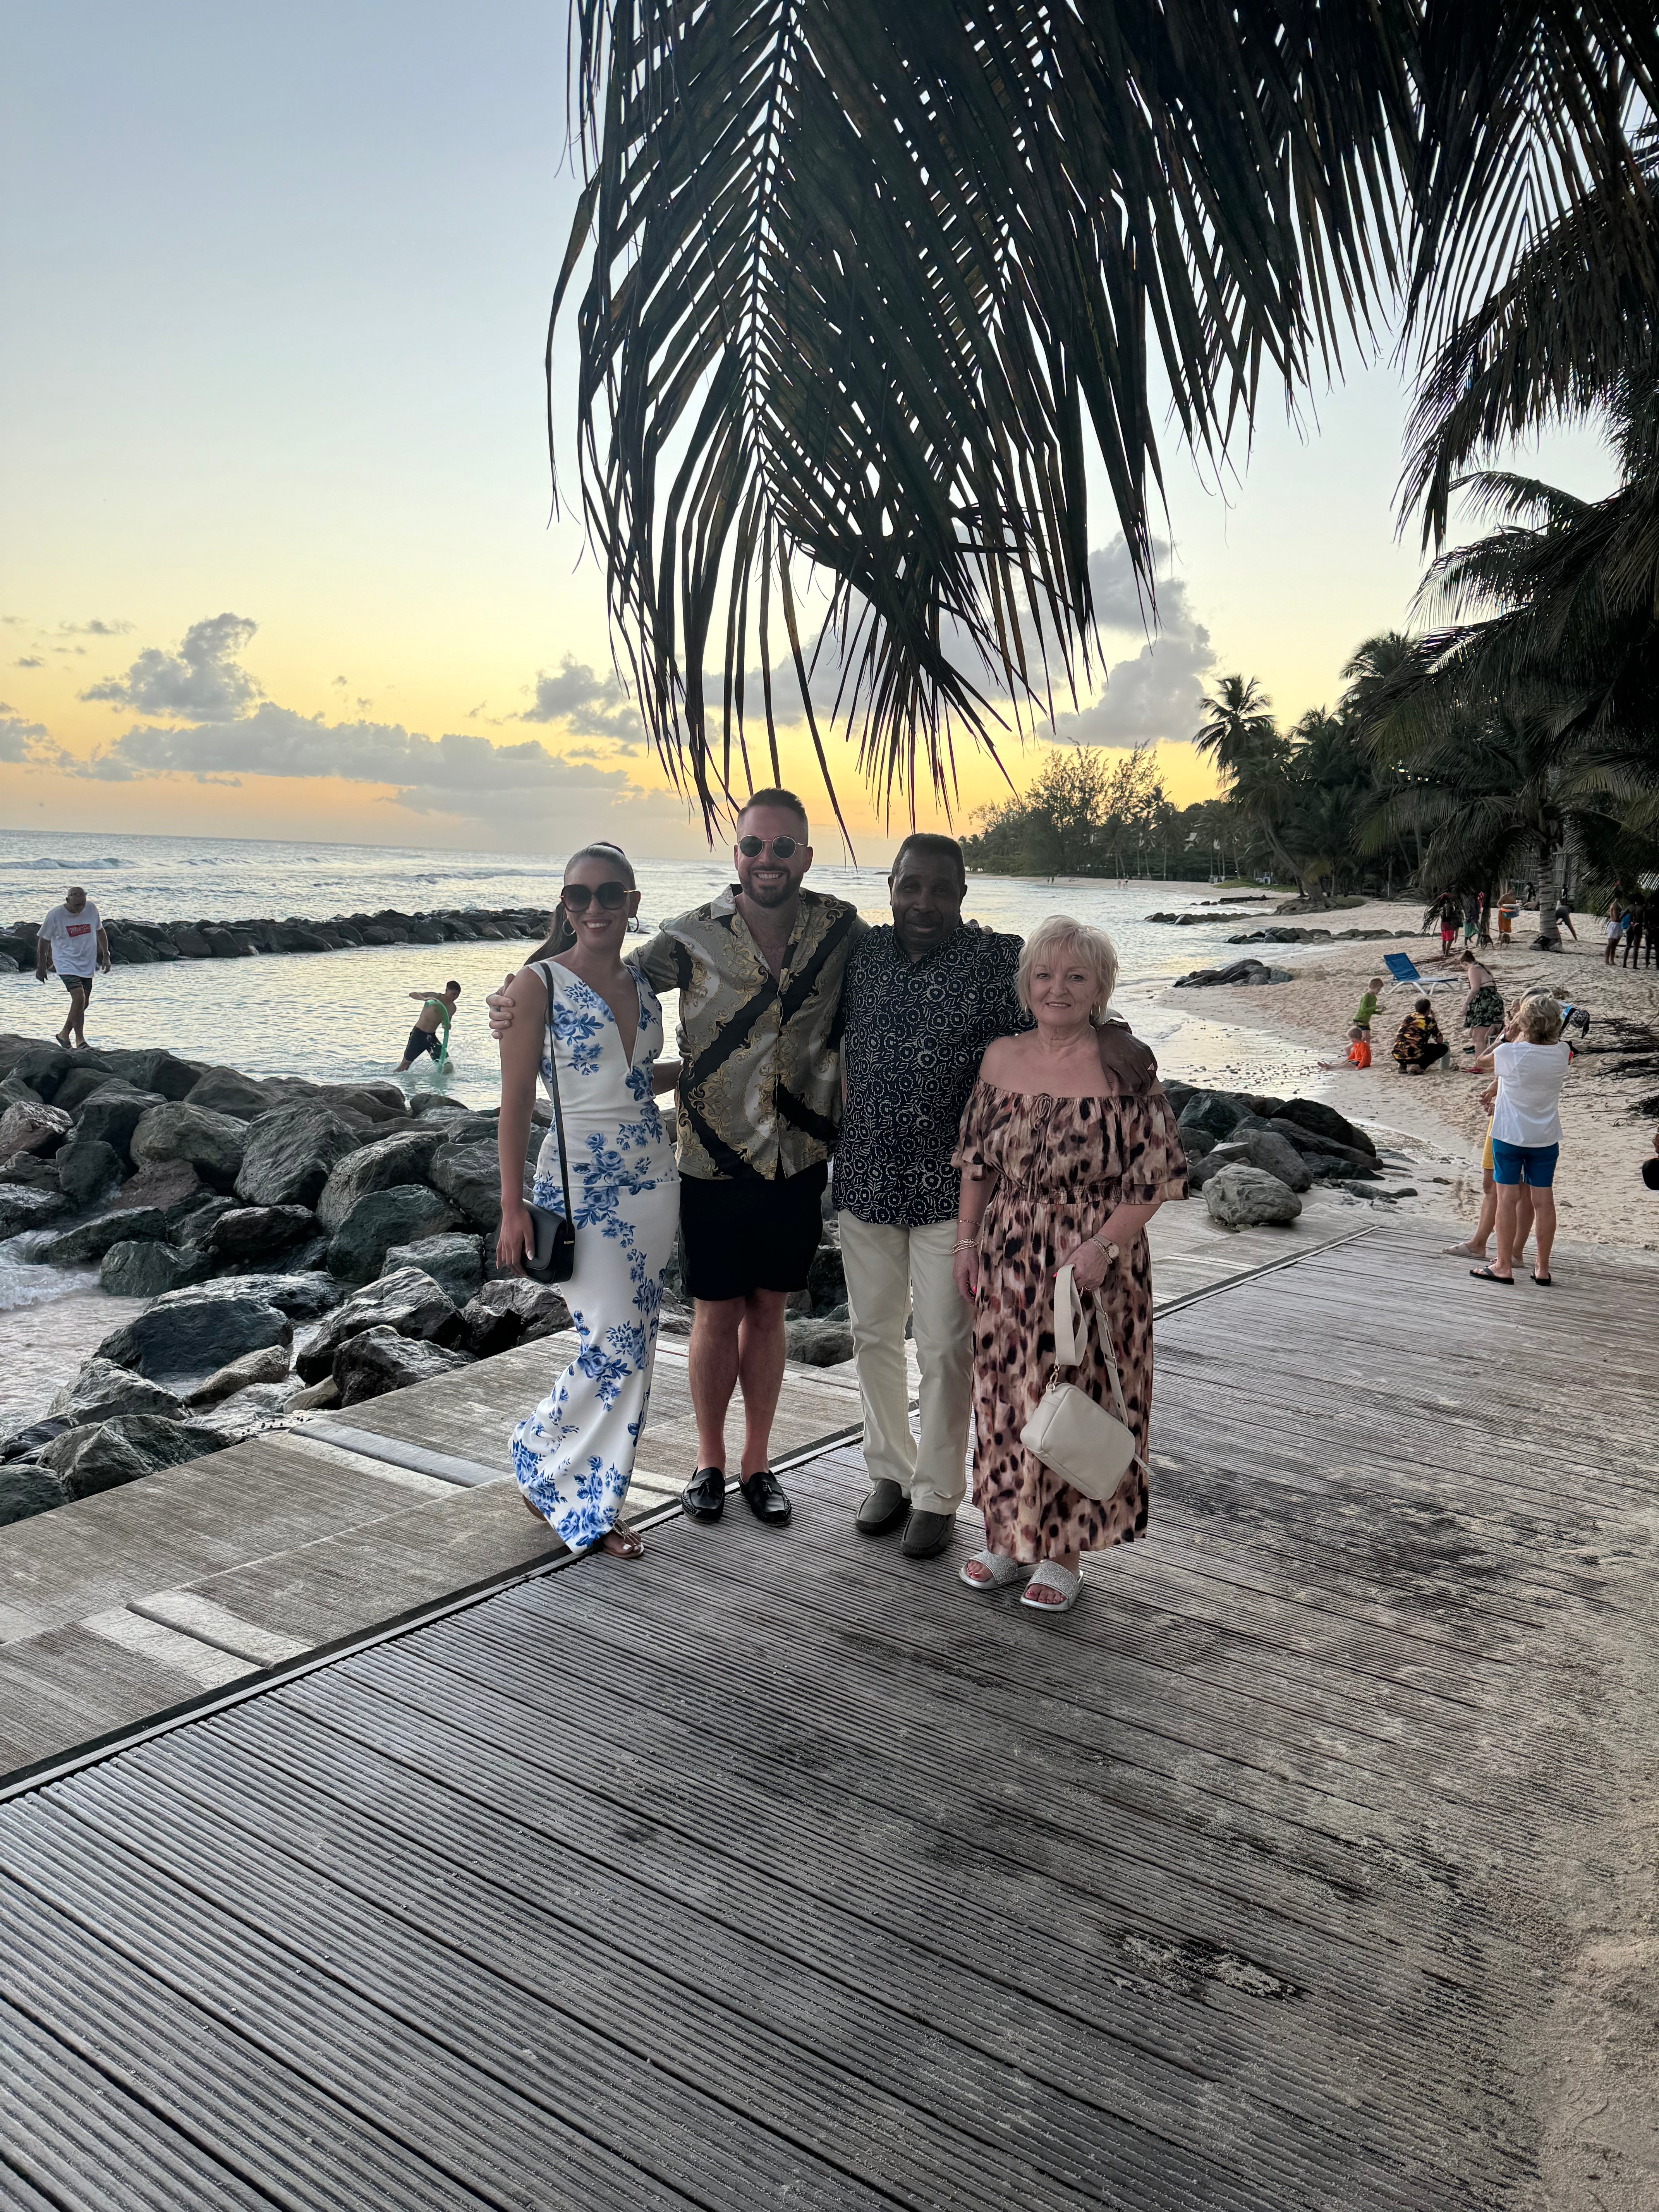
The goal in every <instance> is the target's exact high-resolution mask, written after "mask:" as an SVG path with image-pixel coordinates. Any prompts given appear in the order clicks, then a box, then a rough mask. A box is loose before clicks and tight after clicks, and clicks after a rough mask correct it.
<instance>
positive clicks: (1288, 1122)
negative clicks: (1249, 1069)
mask: <svg viewBox="0 0 1659 2212" xmlns="http://www.w3.org/2000/svg"><path fill="white" fill-rule="evenodd" d="M1164 1089H1165V1091H1167V1092H1168V1093H1169V1097H1170V1104H1171V1105H1172V1106H1173V1107H1174V1108H1175V1109H1176V1131H1177V1133H1178V1134H1179V1135H1180V1138H1181V1143H1182V1150H1183V1151H1184V1152H1185V1153H1186V1155H1187V1180H1188V1185H1189V1187H1190V1188H1191V1189H1192V1190H1193V1192H1194V1194H1202V1196H1203V1200H1204V1203H1205V1206H1206V1209H1207V1211H1208V1212H1209V1214H1210V1217H1211V1218H1212V1220H1214V1221H1218V1222H1219V1223H1220V1225H1222V1227H1223V1228H1225V1229H1246V1228H1256V1227H1261V1226H1263V1225H1271V1224H1276V1223H1286V1222H1291V1221H1294V1220H1295V1219H1296V1218H1297V1215H1298V1214H1300V1212H1301V1211H1302V1196H1301V1194H1302V1193H1303V1192H1304V1191H1307V1190H1310V1189H1311V1188H1313V1186H1314V1185H1315V1184H1316V1183H1322V1184H1325V1185H1327V1186H1329V1187H1332V1188H1339V1189H1346V1190H1350V1191H1354V1192H1357V1193H1358V1194H1360V1195H1363V1196H1364V1197H1367V1198H1376V1199H1391V1198H1395V1197H1406V1196H1407V1195H1409V1193H1408V1192H1407V1191H1405V1190H1398V1191H1394V1190H1388V1189H1385V1188H1382V1182H1383V1175H1384V1172H1385V1170H1384V1169H1383V1164H1382V1162H1381V1161H1380V1160H1379V1158H1378V1157H1377V1151H1376V1145H1375V1143H1374V1142H1373V1141H1372V1139H1370V1136H1369V1135H1368V1134H1367V1133H1366V1132H1365V1131H1364V1129H1362V1128H1360V1127H1359V1126H1358V1123H1356V1122H1353V1121H1349V1120H1348V1118H1347V1116H1346V1115H1344V1114H1339V1113H1338V1112H1337V1110H1336V1109H1335V1107H1334V1106H1328V1105H1326V1104H1325V1103H1324V1102H1323V1101H1322V1099H1317V1098H1272V1097H1266V1096H1263V1095H1260V1094H1257V1093H1255V1092H1247V1091H1200V1090H1197V1089H1194V1086H1193V1085H1190V1084H1186V1083H1175V1082H1170V1083H1166V1084H1165V1085H1164Z"/></svg>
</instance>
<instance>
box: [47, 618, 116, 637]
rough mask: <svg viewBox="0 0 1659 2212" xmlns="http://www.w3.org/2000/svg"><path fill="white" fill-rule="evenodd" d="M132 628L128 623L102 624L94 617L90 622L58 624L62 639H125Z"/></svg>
mask: <svg viewBox="0 0 1659 2212" xmlns="http://www.w3.org/2000/svg"><path fill="white" fill-rule="evenodd" d="M132 627H133V625H132V623H130V622H102V621H100V619H99V617H97V616H96V615H94V617H93V618H92V620H91V621H90V622H83V623H58V630H59V632H60V634H61V635H63V636H64V637H125V635H127V632H128V631H129V630H130V629H132Z"/></svg>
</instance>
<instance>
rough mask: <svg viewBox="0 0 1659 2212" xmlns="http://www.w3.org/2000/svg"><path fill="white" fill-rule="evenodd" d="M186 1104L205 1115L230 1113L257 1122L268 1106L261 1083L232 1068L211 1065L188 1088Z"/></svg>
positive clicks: (238, 1119)
mask: <svg viewBox="0 0 1659 2212" xmlns="http://www.w3.org/2000/svg"><path fill="white" fill-rule="evenodd" d="M185 1105H187V1106H194V1107H197V1108H198V1109H200V1110H201V1111H202V1112H204V1113H207V1114H229V1115H234V1117H235V1119H236V1120H237V1121H258V1118H259V1116H260V1115H262V1114H265V1113H268V1112H269V1111H270V1097H269V1096H268V1095H267V1093H266V1091H265V1088H264V1085H263V1084H260V1083H255V1082H254V1081H253V1080H252V1078H251V1077H249V1076H246V1075H242V1074H240V1073H238V1072H237V1070H236V1069H235V1068H234V1067H210V1068H209V1069H208V1071H207V1073H206V1074H205V1075H203V1076H200V1077H198V1078H197V1080H196V1082H195V1083H193V1084H192V1085H191V1088H190V1091H189V1093H188V1094H187V1096H186V1097H185Z"/></svg>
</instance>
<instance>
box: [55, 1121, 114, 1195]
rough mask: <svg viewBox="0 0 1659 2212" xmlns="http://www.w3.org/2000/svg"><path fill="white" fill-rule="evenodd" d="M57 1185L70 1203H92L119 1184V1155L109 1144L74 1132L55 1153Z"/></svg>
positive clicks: (111, 1192) (111, 1193) (109, 1193)
mask: <svg viewBox="0 0 1659 2212" xmlns="http://www.w3.org/2000/svg"><path fill="white" fill-rule="evenodd" d="M57 1165H58V1188H59V1189H60V1190H61V1191H62V1192H63V1194H64V1197H65V1198H66V1199H68V1200H69V1202H70V1205H71V1206H77V1207H79V1206H96V1205H97V1204H98V1202H99V1200H100V1199H106V1198H112V1197H113V1196H114V1194H115V1193H116V1191H117V1190H118V1189H119V1188H120V1184H121V1155H120V1154H119V1153H118V1152H117V1151H116V1150H115V1148H114V1146H112V1145H106V1144H105V1143H103V1142H102V1141H101V1139H99V1138H97V1137H85V1136H82V1135H81V1134H80V1133H79V1132H78V1131H77V1133H76V1134H75V1135H74V1136H73V1137H71V1138H70V1140H69V1142H68V1144H66V1145H65V1146H64V1148H63V1150H62V1151H61V1152H59V1153H58V1162H57Z"/></svg>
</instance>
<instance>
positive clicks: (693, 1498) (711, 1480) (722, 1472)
mask: <svg viewBox="0 0 1659 2212" xmlns="http://www.w3.org/2000/svg"><path fill="white" fill-rule="evenodd" d="M680 1510H681V1511H682V1512H683V1513H684V1515H685V1516H686V1517H687V1519H688V1520H691V1521H718V1520H719V1519H720V1516H721V1514H722V1513H724V1512H725V1510H726V1469H725V1468H723V1467H700V1468H698V1469H697V1471H696V1474H694V1475H693V1476H692V1478H691V1480H690V1482H688V1483H687V1484H686V1486H685V1487H684V1490H683V1491H681V1492H680Z"/></svg>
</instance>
